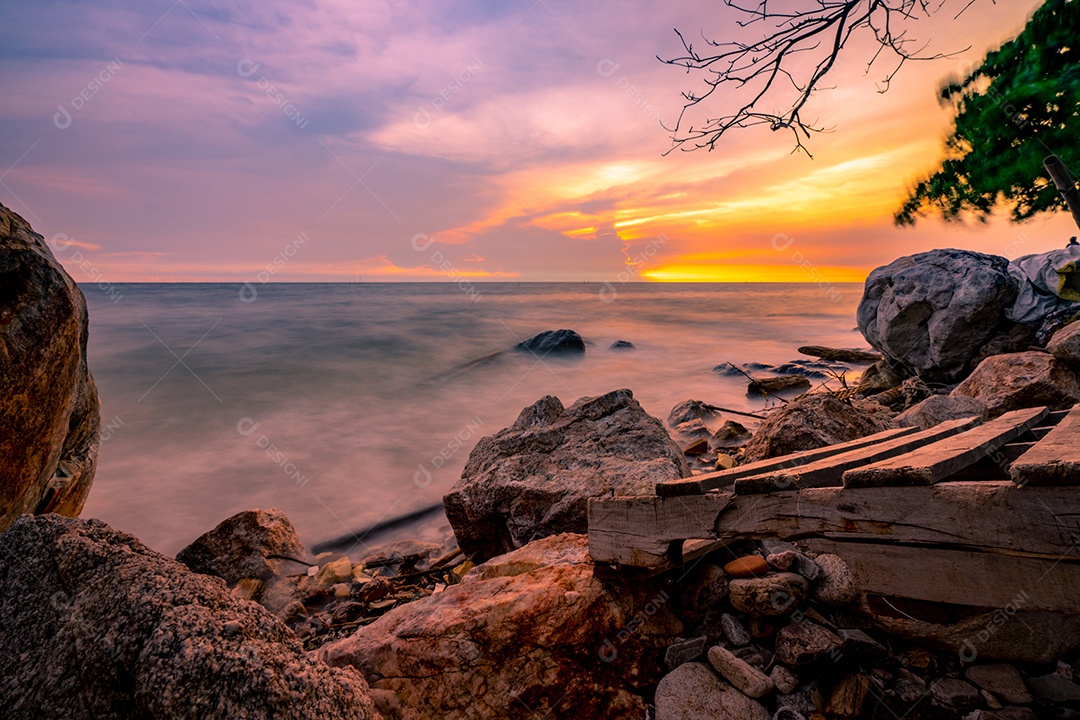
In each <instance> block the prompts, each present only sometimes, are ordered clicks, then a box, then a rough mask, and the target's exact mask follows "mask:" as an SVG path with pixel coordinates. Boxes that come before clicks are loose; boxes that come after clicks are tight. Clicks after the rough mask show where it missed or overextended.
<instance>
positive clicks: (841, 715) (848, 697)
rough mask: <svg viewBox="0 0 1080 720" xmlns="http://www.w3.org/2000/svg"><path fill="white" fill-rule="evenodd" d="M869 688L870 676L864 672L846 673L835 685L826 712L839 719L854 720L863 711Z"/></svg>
mask: <svg viewBox="0 0 1080 720" xmlns="http://www.w3.org/2000/svg"><path fill="white" fill-rule="evenodd" d="M869 690H870V678H869V677H868V676H866V675H864V674H862V673H853V674H851V675H845V676H844V677H842V678H841V679H840V682H838V683H836V685H835V686H834V687H833V690H832V694H831V695H829V705H828V707H827V708H826V713H827V714H828V715H829V716H830V717H836V718H838V720H854V718H857V717H858V716H859V714H860V713H861V712H862V709H863V703H864V702H866V694H867V692H869Z"/></svg>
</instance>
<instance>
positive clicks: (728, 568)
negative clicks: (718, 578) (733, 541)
mask: <svg viewBox="0 0 1080 720" xmlns="http://www.w3.org/2000/svg"><path fill="white" fill-rule="evenodd" d="M724 572H726V573H727V574H728V575H730V576H731V577H736V578H750V577H755V576H758V575H764V574H765V573H767V572H769V563H768V562H766V561H765V558H763V557H761V556H760V555H746V556H744V557H741V558H738V559H736V560H732V561H731V562H729V563H728V564H727V565H725V566H724Z"/></svg>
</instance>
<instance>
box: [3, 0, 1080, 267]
mask: <svg viewBox="0 0 1080 720" xmlns="http://www.w3.org/2000/svg"><path fill="white" fill-rule="evenodd" d="M1037 4H1038V3H1037V2H1034V1H1033V0H1009V1H1008V2H998V3H996V4H992V3H991V2H990V0H980V2H978V3H976V5H975V6H974V7H972V8H971V9H970V10H968V11H967V12H966V13H965V14H964V15H963V16H962V17H961V18H960V19H959V20H953V15H954V14H955V9H954V10H953V11H952V12H950V11H948V9H947V10H946V11H943V12H941V13H939V14H938V15H937V16H935V17H934V18H933V19H932V20H931V21H930V22H928V23H918V24H915V25H914V26H913V27H912V29H911V33H912V35H913V36H915V37H917V38H918V39H919V40H925V41H927V42H930V43H931V45H930V47H931V49H932V50H934V51H939V52H949V51H957V50H962V49H963V48H965V47H966V46H968V45H971V46H972V49H971V50H969V51H967V52H964V53H961V54H960V55H958V56H957V57H954V58H951V59H943V60H938V61H934V62H926V63H920V64H913V65H909V66H907V67H905V68H904V70H903V72H902V73H901V74H900V75H899V76H898V78H897V79H896V80H895V81H894V83H893V85H892V88H891V89H890V91H889V92H888V93H885V94H880V93H878V92H877V91H876V87H877V85H878V84H879V83H880V81H881V79H882V77H883V76H884V74H885V73H886V72H887V71H888V70H889V69H890V66H889V65H887V64H883V65H881V66H880V67H878V66H875V67H874V68H871V70H870V71H869V73H867V72H866V61H867V60H868V59H869V55H870V52H869V50H870V49H869V47H868V46H864V47H854V48H852V49H851V52H850V53H849V54H848V55H847V56H845V59H844V62H843V63H842V64H841V66H840V67H839V68H838V70H837V72H836V73H835V75H834V76H832V79H831V81H830V83H827V85H829V86H830V88H831V89H828V90H826V91H825V92H822V93H821V94H820V95H819V96H817V98H816V100H815V101H814V103H813V106H812V109H811V111H810V112H809V113H807V115H808V116H809V117H810V118H811V119H818V120H819V122H820V123H821V124H822V125H825V126H830V127H832V128H834V130H833V132H831V133H829V134H823V135H818V136H815V137H813V138H812V139H811V140H810V141H809V146H810V149H811V151H812V152H813V154H814V159H809V158H807V157H806V156H805V155H802V154H791V150H792V142H791V138H790V136H788V135H786V134H783V133H772V132H770V131H768V130H766V129H754V130H749V131H744V132H742V133H739V134H735V135H731V136H730V137H728V138H726V139H725V140H723V141H722V142H721V144H720V145H719V146H718V147H717V149H716V150H715V151H714V152H711V153H709V152H704V151H702V152H695V153H681V152H678V151H676V152H674V153H671V154H669V155H667V156H666V157H665V156H663V153H664V152H665V151H666V150H668V149H669V148H670V138H669V133H668V132H667V131H666V130H664V128H663V127H662V126H661V121H663V122H666V123H669V124H670V123H671V122H673V121H674V119H675V117H676V116H677V114H678V111H679V108H680V107H681V97H680V94H679V93H680V92H681V91H684V90H699V91H700V89H701V81H700V79H698V78H696V77H694V76H688V75H686V74H685V73H684V72H683V71H681V70H680V69H678V68H675V67H671V66H668V65H664V64H662V63H660V62H659V61H658V60H657V59H656V56H657V55H659V56H661V57H673V56H675V55H678V54H679V51H680V50H681V46H680V44H679V42H678V38H677V37H676V35H675V33H674V32H673V28H679V29H680V30H681V31H683V32H684V34H686V35H687V36H688V37H691V38H694V37H700V36H701V34H702V33H704V34H705V35H706V36H708V37H714V38H717V37H721V38H722V37H726V36H727V35H729V34H730V33H731V32H732V27H733V16H732V14H731V12H730V10H728V9H726V8H723V7H722V6H721V5H720V3H718V2H705V1H704V0H671V1H670V2H666V3H654V2H642V1H631V2H625V1H624V2H611V1H609V0H595V1H593V2H589V3H580V2H570V1H569V0H522V1H521V2H517V1H513V2H505V3H498V4H496V3H485V2H461V3H444V2H434V1H432V2H426V1H425V2H405V1H404V0H381V1H379V2H374V1H364V0H361V1H357V0H306V1H305V2H285V1H284V0H264V1H263V2H254V1H253V0H247V1H244V2H231V3H225V4H223V3H212V2H208V1H206V0H149V1H148V2H144V3H131V2H115V1H112V0H99V1H97V2H93V3H76V2H70V0H69V1H66V2H54V1H53V0H35V1H34V2H27V3H18V4H16V3H5V4H4V6H3V8H2V9H0V63H2V77H3V83H4V103H3V105H2V106H0V122H2V126H3V133H0V202H2V203H3V204H4V205H7V206H8V207H10V208H12V209H13V210H15V211H16V212H18V213H20V214H22V215H23V216H24V217H26V218H27V220H29V221H30V223H31V224H32V225H33V226H34V227H35V229H37V230H38V231H39V232H41V233H42V234H43V235H44V236H45V237H46V238H47V239H49V240H50V242H51V243H52V245H53V247H54V250H55V252H56V254H57V256H58V257H59V258H60V259H61V261H62V262H64V264H65V265H66V266H67V267H68V269H69V271H70V272H71V274H72V275H73V276H74V277H75V279H76V280H78V281H80V282H86V281H88V280H99V279H104V280H105V281H109V282H125V281H230V282H231V281H240V282H243V281H248V280H254V279H269V280H274V281H279V280H280V281H325V280H341V281H349V280H357V279H362V280H364V281H383V280H433V281H447V280H450V279H453V278H455V277H467V278H470V279H471V280H474V281H475V280H526V281H527V280H572V281H579V280H582V279H589V280H592V281H597V282H600V281H604V280H611V279H613V278H617V277H619V276H620V273H628V277H631V278H634V279H650V280H738V281H743V280H790V281H800V280H812V279H815V278H817V277H821V278H823V279H826V280H829V281H832V282H841V281H851V280H862V279H863V278H864V277H865V275H866V273H867V272H868V271H869V270H870V269H872V268H873V267H875V266H878V265H881V264H885V263H887V262H890V261H891V260H893V259H894V258H895V257H897V256H899V255H903V254H908V253H912V252H919V251H923V250H928V249H931V248H933V247H949V246H951V247H963V248H970V249H975V250H980V251H984V252H989V253H995V254H1000V255H1007V256H1010V257H1015V256H1018V255H1021V254H1026V253H1030V252H1041V251H1044V250H1047V249H1050V248H1052V247H1058V246H1061V245H1063V244H1064V242H1065V241H1066V240H1067V238H1068V237H1069V235H1071V234H1075V226H1073V225H1072V222H1071V220H1070V219H1069V218H1068V217H1067V216H1065V217H1056V218H1050V219H1048V220H1039V221H1036V222H1034V223H1030V224H1026V225H1022V226H1010V225H1008V224H1006V223H1004V222H1000V223H992V224H991V225H990V226H988V227H985V228H965V227H955V226H947V225H945V224H943V223H941V222H940V221H937V220H924V221H922V222H920V223H919V224H918V225H917V226H916V227H915V228H913V229H912V228H906V229H895V228H893V227H892V224H891V217H892V212H893V211H894V209H895V208H896V206H897V204H898V202H899V200H900V198H901V197H902V195H903V192H904V189H905V188H906V187H907V186H908V185H909V184H910V183H911V182H912V180H914V179H915V178H916V177H917V176H918V175H919V174H920V173H925V172H926V171H928V170H930V169H931V168H932V167H933V166H934V164H935V162H936V160H938V159H939V157H940V152H941V141H942V138H943V136H944V134H945V133H946V131H947V128H948V121H949V113H948V111H947V109H945V108H942V107H940V106H939V105H938V103H937V101H936V90H937V87H938V85H939V83H940V82H941V80H942V79H944V78H945V77H947V76H949V75H953V74H956V73H957V72H959V71H961V70H963V69H964V68H969V67H970V66H971V65H972V63H975V62H978V60H979V59H980V58H981V57H982V55H983V54H984V53H985V51H986V50H987V49H989V48H992V47H996V46H997V45H998V44H999V43H1000V42H1001V41H1002V40H1005V39H1007V38H1009V37H1011V36H1012V35H1014V34H1015V33H1016V32H1017V31H1019V29H1020V28H1021V27H1022V26H1023V23H1024V21H1025V19H1026V17H1027V16H1028V15H1029V14H1030V12H1031V11H1032V10H1033V9H1034V8H1035V7H1036V6H1037ZM223 5H225V7H223ZM956 5H957V8H958V7H960V6H962V5H963V3H956ZM948 7H949V6H948V5H947V6H946V8H948ZM725 98H735V96H734V95H725V96H724V97H723V98H721V100H723V99H725ZM721 104H722V103H721ZM716 107H717V110H718V111H719V109H720V106H719V105H718V106H716ZM260 273H262V275H260Z"/></svg>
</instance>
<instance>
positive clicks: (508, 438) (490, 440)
mask: <svg viewBox="0 0 1080 720" xmlns="http://www.w3.org/2000/svg"><path fill="white" fill-rule="evenodd" d="M689 475H690V469H689V468H688V467H687V465H686V458H685V457H684V456H683V454H682V451H681V450H679V448H678V446H677V445H675V443H674V442H672V440H671V437H670V436H669V435H668V433H667V431H666V430H665V429H664V426H663V425H662V424H661V423H660V421H659V420H657V419H656V418H654V417H652V416H651V415H649V414H647V413H646V412H645V411H644V410H643V409H642V408H641V405H639V404H638V402H637V400H635V399H634V395H633V393H631V392H630V391H629V390H615V391H613V392H609V393H607V394H606V395H599V396H597V397H585V398H581V399H580V400H578V401H577V402H575V403H574V404H573V405H571V406H570V407H569V408H564V407H563V404H562V403H561V402H559V399H558V398H556V397H553V396H551V395H548V396H546V397H543V398H541V399H540V400H538V401H537V402H536V403H535V404H533V405H530V406H529V407H527V408H525V409H524V410H522V411H521V414H520V415H519V416H518V419H517V421H516V422H514V424H513V425H511V426H510V427H508V428H505V429H503V430H500V431H499V432H497V433H495V434H494V435H492V436H490V437H485V438H483V439H482V440H480V442H478V443H477V444H476V447H475V448H473V451H472V453H471V454H470V455H469V461H468V463H466V465H465V470H464V471H463V472H462V473H461V479H460V480H459V481H458V482H457V483H456V484H455V485H454V487H453V488H451V490H450V493H449V494H447V495H446V496H445V497H444V498H443V504H444V505H445V507H446V517H447V519H448V520H449V521H450V525H451V526H452V527H453V528H454V534H455V535H456V536H457V541H458V545H459V546H460V547H461V549H462V550H463V551H465V553H466V554H467V555H469V556H470V557H472V558H474V559H478V560H486V559H488V558H491V557H493V556H495V555H499V554H500V553H504V552H509V551H510V550H513V549H515V548H519V547H522V546H523V545H525V544H527V543H529V542H531V541H533V540H535V539H537V538H541V537H545V536H547V535H553V534H556V533H561V532H575V533H584V532H585V531H586V530H587V529H588V522H587V518H586V514H587V503H588V499H589V498H590V497H596V496H599V495H603V494H605V493H611V492H614V493H615V494H616V495H650V494H652V493H653V491H654V488H655V486H656V483H658V482H661V481H664V480H675V479H678V478H683V477H687V476H689Z"/></svg>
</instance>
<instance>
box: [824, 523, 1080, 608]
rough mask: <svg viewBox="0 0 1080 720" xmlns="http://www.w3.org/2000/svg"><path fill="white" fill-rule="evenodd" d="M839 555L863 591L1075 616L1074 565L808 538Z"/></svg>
mask: <svg viewBox="0 0 1080 720" xmlns="http://www.w3.org/2000/svg"><path fill="white" fill-rule="evenodd" d="M806 546H807V547H808V548H809V549H811V550H813V551H815V552H827V553H832V554H835V555H839V556H840V557H841V558H843V559H844V561H845V562H847V564H848V567H849V568H850V569H851V570H852V572H853V573H854V575H855V578H856V580H855V584H856V585H857V586H858V588H859V590H860V591H861V592H863V593H873V594H878V595H886V596H894V597H901V598H911V599H914V600H925V601H929V602H940V603H953V604H956V605H972V606H976V607H988V608H990V607H992V608H1005V607H1010V606H1011V607H1019V608H1023V609H1024V610H1045V611H1050V612H1059V613H1077V612H1080V593H1077V592H1076V588H1078V587H1080V562H1076V561H1072V560H1066V561H1059V560H1052V559H1045V558H1027V557H1018V556H1009V555H992V554H988V553H980V552H975V551H971V550H954V549H942V548H927V547H907V546H903V545H889V544H884V543H859V542H837V541H832V540H820V539H815V540H808V541H807V542H806Z"/></svg>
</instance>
